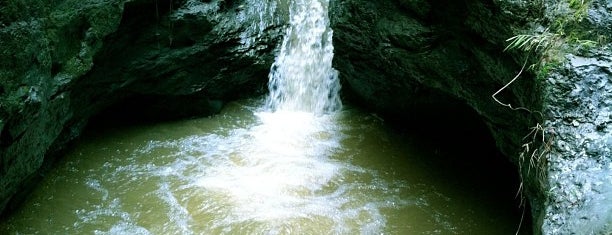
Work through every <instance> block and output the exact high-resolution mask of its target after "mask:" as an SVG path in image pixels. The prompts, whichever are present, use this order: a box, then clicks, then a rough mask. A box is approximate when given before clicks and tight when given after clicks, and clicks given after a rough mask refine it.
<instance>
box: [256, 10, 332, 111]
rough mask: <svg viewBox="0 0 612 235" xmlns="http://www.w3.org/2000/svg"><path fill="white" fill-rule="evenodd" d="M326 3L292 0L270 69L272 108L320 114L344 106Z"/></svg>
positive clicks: (270, 100) (270, 102)
mask: <svg viewBox="0 0 612 235" xmlns="http://www.w3.org/2000/svg"><path fill="white" fill-rule="evenodd" d="M327 5H328V1H326V0H294V1H291V4H290V9H289V15H290V26H289V28H288V29H287V32H286V35H285V38H284V40H283V43H282V45H281V51H280V54H279V55H278V57H277V58H276V61H275V62H274V64H273V65H272V69H271V71H270V76H269V77H270V82H269V85H268V87H269V90H270V96H269V97H268V102H267V103H268V104H267V106H268V108H269V109H271V110H273V111H275V110H285V111H303V112H312V113H316V114H321V113H326V112H332V111H337V110H339V109H340V108H341V106H342V104H341V102H340V97H339V96H338V92H339V90H340V83H339V81H338V72H337V71H336V70H334V69H333V68H332V66H331V65H332V59H333V55H334V54H333V50H334V47H333V45H332V35H333V31H332V30H331V29H330V28H329V18H328V15H327Z"/></svg>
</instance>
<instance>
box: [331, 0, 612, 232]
mask: <svg viewBox="0 0 612 235" xmlns="http://www.w3.org/2000/svg"><path fill="white" fill-rule="evenodd" d="M574 4H578V3H574ZM589 4H590V5H589V6H588V7H589V8H588V14H587V17H586V20H585V22H584V23H582V24H581V25H580V26H579V27H581V29H582V30H584V31H588V32H589V34H588V35H586V36H587V37H590V38H600V39H602V40H600V42H598V43H597V46H594V47H593V48H590V49H588V51H589V52H585V53H583V55H580V56H578V55H572V54H571V52H572V51H576V50H575V49H576V48H575V47H579V46H580V45H574V44H572V43H571V42H569V40H564V41H563V39H562V37H563V36H565V35H561V36H560V37H559V38H556V40H559V41H555V42H553V43H557V44H560V45H559V46H558V47H559V48H563V50H561V49H559V52H558V54H561V57H563V58H560V59H558V60H557V61H556V62H554V63H559V65H558V66H550V67H546V68H542V70H544V69H546V70H547V71H533V70H528V69H527V66H529V64H532V63H538V59H537V58H538V57H541V56H542V55H539V54H537V53H534V52H520V51H519V52H512V51H504V48H505V47H506V44H507V42H506V39H507V38H510V37H512V36H514V35H516V34H529V33H534V34H535V33H537V32H538V31H542V28H544V27H545V26H550V25H551V24H554V23H555V22H559V21H560V20H559V19H562V18H561V17H567V16H568V15H570V16H572V14H573V13H574V12H575V10H572V9H570V7H569V6H568V5H569V3H564V2H558V1H549V2H547V1H510V0H508V1H502V0H498V1H467V0H466V1H450V0H449V1H428V0H399V1H360V0H344V1H333V4H332V6H331V13H330V16H331V21H332V27H333V28H334V46H335V48H336V52H335V53H336V56H335V61H334V67H335V68H336V69H338V70H339V71H340V76H341V78H342V79H343V81H344V83H343V85H344V88H343V89H345V90H350V91H351V93H352V94H351V95H350V96H349V97H352V98H353V99H354V100H356V102H359V103H361V104H364V105H365V106H368V107H370V108H371V109H373V110H375V111H377V112H380V113H382V114H384V115H385V118H386V119H387V120H393V121H394V122H395V123H400V124H402V125H407V126H411V125H413V126H414V125H419V124H418V123H417V124H415V123H411V122H414V121H418V119H415V118H413V117H414V116H418V113H419V112H420V111H421V110H422V109H423V107H427V108H428V109H435V108H436V107H440V108H443V107H444V105H445V103H448V102H449V100H458V101H459V102H463V103H466V104H467V105H469V106H470V107H471V108H473V109H474V110H475V111H476V112H477V113H478V114H479V115H480V116H481V117H482V119H483V121H484V122H485V123H486V124H487V125H488V126H489V129H490V132H491V133H492V135H493V136H494V138H495V139H496V142H497V145H498V148H499V149H500V150H501V151H502V152H503V153H504V154H505V155H507V156H508V157H509V158H510V160H511V161H513V162H514V163H515V164H516V165H517V166H518V169H519V171H520V174H521V178H522V180H523V185H522V187H523V191H524V193H525V195H526V196H527V198H528V199H529V202H530V206H531V215H532V217H533V225H534V229H533V231H534V233H536V234H540V233H543V234H605V233H606V231H612V230H611V226H612V225H611V223H612V219H611V217H610V216H611V215H612V211H611V208H612V206H610V205H612V203H611V201H610V198H611V196H610V195H611V189H610V188H611V186H610V185H612V179H611V178H610V177H611V175H612V167H611V166H612V155H611V153H610V146H612V142H610V135H611V132H612V130H610V118H611V116H610V107H611V106H612V104H611V103H610V100H612V99H610V94H611V93H610V87H611V85H610V84H611V82H612V73H611V72H610V56H609V54H610V49H609V48H608V47H605V46H603V44H605V39H606V38H610V37H611V36H612V35H611V32H612V30H611V29H610V20H609V19H611V16H610V12H611V11H610V7H611V6H612V5H611V4H610V3H609V1H608V2H606V1H592V2H591V3H589ZM574 7H576V8H579V7H581V6H574ZM578 44H579V43H578ZM527 54H529V56H526V55H527ZM547 59H549V58H547ZM523 64H525V65H527V66H524V65H523ZM550 64H553V63H549V64H548V65H550ZM523 67H525V69H522V68H523ZM517 74H520V75H521V76H520V77H519V78H518V79H517V80H515V81H514V82H512V84H510V85H509V86H508V87H507V88H505V89H503V90H502V91H501V92H499V94H497V95H496V96H495V98H497V99H498V100H499V101H500V102H496V101H495V100H494V99H493V97H492V95H493V94H495V93H496V92H497V91H499V89H500V88H502V87H504V86H505V85H506V84H508V83H509V82H510V81H511V80H512V79H513V78H515V76H516V75H517ZM453 102H457V101H453ZM508 105H510V106H511V107H509V106H508ZM448 118H452V117H448ZM408 128H410V127H408ZM478 144H479V143H474V148H478Z"/></svg>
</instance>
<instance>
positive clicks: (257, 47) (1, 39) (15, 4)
mask: <svg viewBox="0 0 612 235" xmlns="http://www.w3.org/2000/svg"><path fill="white" fill-rule="evenodd" d="M283 7H284V6H283V5H281V4H278V2H275V1H270V2H261V1H251V0H245V1H229V0H225V1H224V0H212V1H172V0H158V1H149V0H88V1H80V0H63V1H51V0H47V1H8V2H6V3H2V5H0V81H1V82H0V189H2V190H0V211H5V209H6V208H7V207H8V208H9V209H10V207H12V206H15V205H17V203H16V202H17V201H19V200H21V199H22V198H23V197H22V196H20V195H19V194H16V193H18V192H23V191H27V190H26V188H27V187H28V185H30V183H28V182H29V181H35V179H36V178H37V177H39V176H40V175H39V173H38V172H41V171H40V169H41V168H45V167H48V166H49V165H50V164H51V162H52V159H53V157H54V155H55V154H54V153H56V152H58V151H60V150H61V149H62V148H64V147H65V146H66V144H67V143H69V142H70V141H71V140H73V139H75V138H76V137H77V136H78V135H79V134H80V132H81V130H82V129H83V127H84V126H85V125H86V123H87V120H88V119H89V118H90V117H91V116H92V115H94V114H96V113H98V112H100V111H101V110H103V109H105V108H107V107H109V106H111V105H113V104H120V106H122V107H121V108H119V109H122V110H131V111H132V112H130V113H125V114H122V115H137V114H140V115H147V114H148V113H150V111H155V115H159V114H160V113H161V114H164V116H165V117H163V118H176V117H185V116H190V115H208V114H212V113H214V112H216V111H217V110H218V109H219V108H220V107H221V105H222V104H223V102H224V101H227V100H232V99H236V98H239V97H245V96H251V95H253V94H255V93H257V92H263V91H265V83H266V81H267V73H268V70H269V68H270V67H269V66H270V64H271V63H272V62H273V60H274V55H275V49H276V47H277V44H278V43H280V40H281V39H282V36H283V31H284V27H285V22H286V18H287V9H283ZM262 17H264V18H262ZM11 200H12V201H11Z"/></svg>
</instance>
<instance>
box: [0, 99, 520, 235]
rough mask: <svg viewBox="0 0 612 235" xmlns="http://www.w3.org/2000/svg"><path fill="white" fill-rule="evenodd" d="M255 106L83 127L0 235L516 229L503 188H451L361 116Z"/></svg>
mask: <svg viewBox="0 0 612 235" xmlns="http://www.w3.org/2000/svg"><path fill="white" fill-rule="evenodd" d="M259 103H260V102H259V101H253V100H250V101H241V102H236V103H232V104H230V105H229V106H228V107H226V108H225V109H224V110H223V112H222V113H221V114H219V115H216V116H214V117H211V118H201V119H193V120H185V121H178V122H172V123H161V124H152V125H143V126H137V127H126V128H120V129H107V130H97V131H90V132H89V133H88V134H87V135H86V138H85V139H84V140H82V141H81V143H80V144H79V145H78V146H77V147H76V148H75V149H74V150H73V151H71V152H70V153H69V154H68V155H67V156H66V157H65V158H63V160H62V161H61V162H60V163H59V164H58V165H57V167H56V168H55V169H54V170H52V171H51V172H50V173H49V174H48V175H47V176H46V178H45V179H44V181H43V182H42V183H41V184H40V186H39V187H38V188H37V189H36V190H35V191H34V193H33V194H32V195H31V196H30V197H29V199H28V200H27V202H26V203H25V206H24V207H23V208H21V209H20V210H18V211H17V212H16V213H15V215H14V216H12V217H11V218H9V219H8V220H7V221H4V222H2V223H1V224H0V234H359V233H361V234H381V233H382V234H513V233H514V232H515V230H516V228H517V227H518V219H519V218H517V216H516V214H515V213H514V212H513V211H512V208H514V207H516V205H510V204H512V203H513V202H512V201H508V200H507V198H512V195H505V196H504V198H501V197H500V195H502V194H500V192H492V191H491V187H481V186H479V183H478V182H476V183H474V182H472V183H465V184H463V183H458V182H462V181H461V180H459V179H458V178H460V177H461V176H460V175H454V174H455V173H453V172H450V173H447V172H440V171H441V169H436V168H435V167H436V164H432V163H431V161H432V160H431V159H440V158H441V156H438V155H436V153H435V151H430V152H427V151H423V150H422V149H423V148H422V147H420V146H418V142H415V141H411V140H410V138H405V137H401V136H399V135H397V134H394V133H392V132H390V131H388V130H387V128H386V127H385V125H383V122H382V121H381V120H380V119H378V118H377V117H375V116H373V115H370V114H367V113H363V112H360V111H358V110H354V109H345V110H344V111H341V112H339V113H337V114H335V115H328V116H319V117H316V116H313V115H312V114H309V113H300V112H278V113H267V112H259V111H258V110H257V108H256V107H259V106H260V104H259ZM94 129H95V128H94ZM443 152H445V154H448V153H451V154H452V151H443ZM443 157H444V156H443ZM445 157H447V158H453V156H445ZM457 157H459V156H457ZM428 159H429V160H428ZM483 177H487V176H486V175H483ZM468 180H473V179H468ZM505 187H515V186H514V185H509V186H505Z"/></svg>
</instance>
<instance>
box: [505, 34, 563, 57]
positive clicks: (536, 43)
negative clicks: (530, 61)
mask: <svg viewBox="0 0 612 235" xmlns="http://www.w3.org/2000/svg"><path fill="white" fill-rule="evenodd" d="M558 40H559V35H558V34H553V33H550V32H548V30H546V31H545V32H543V33H541V34H519V35H516V36H513V37H511V38H508V39H507V40H506V41H507V42H510V43H509V44H508V46H506V48H504V51H507V50H514V49H519V50H523V51H526V52H528V51H531V50H535V51H545V50H547V49H549V48H550V47H551V46H552V45H553V44H554V42H555V41H558Z"/></svg>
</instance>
